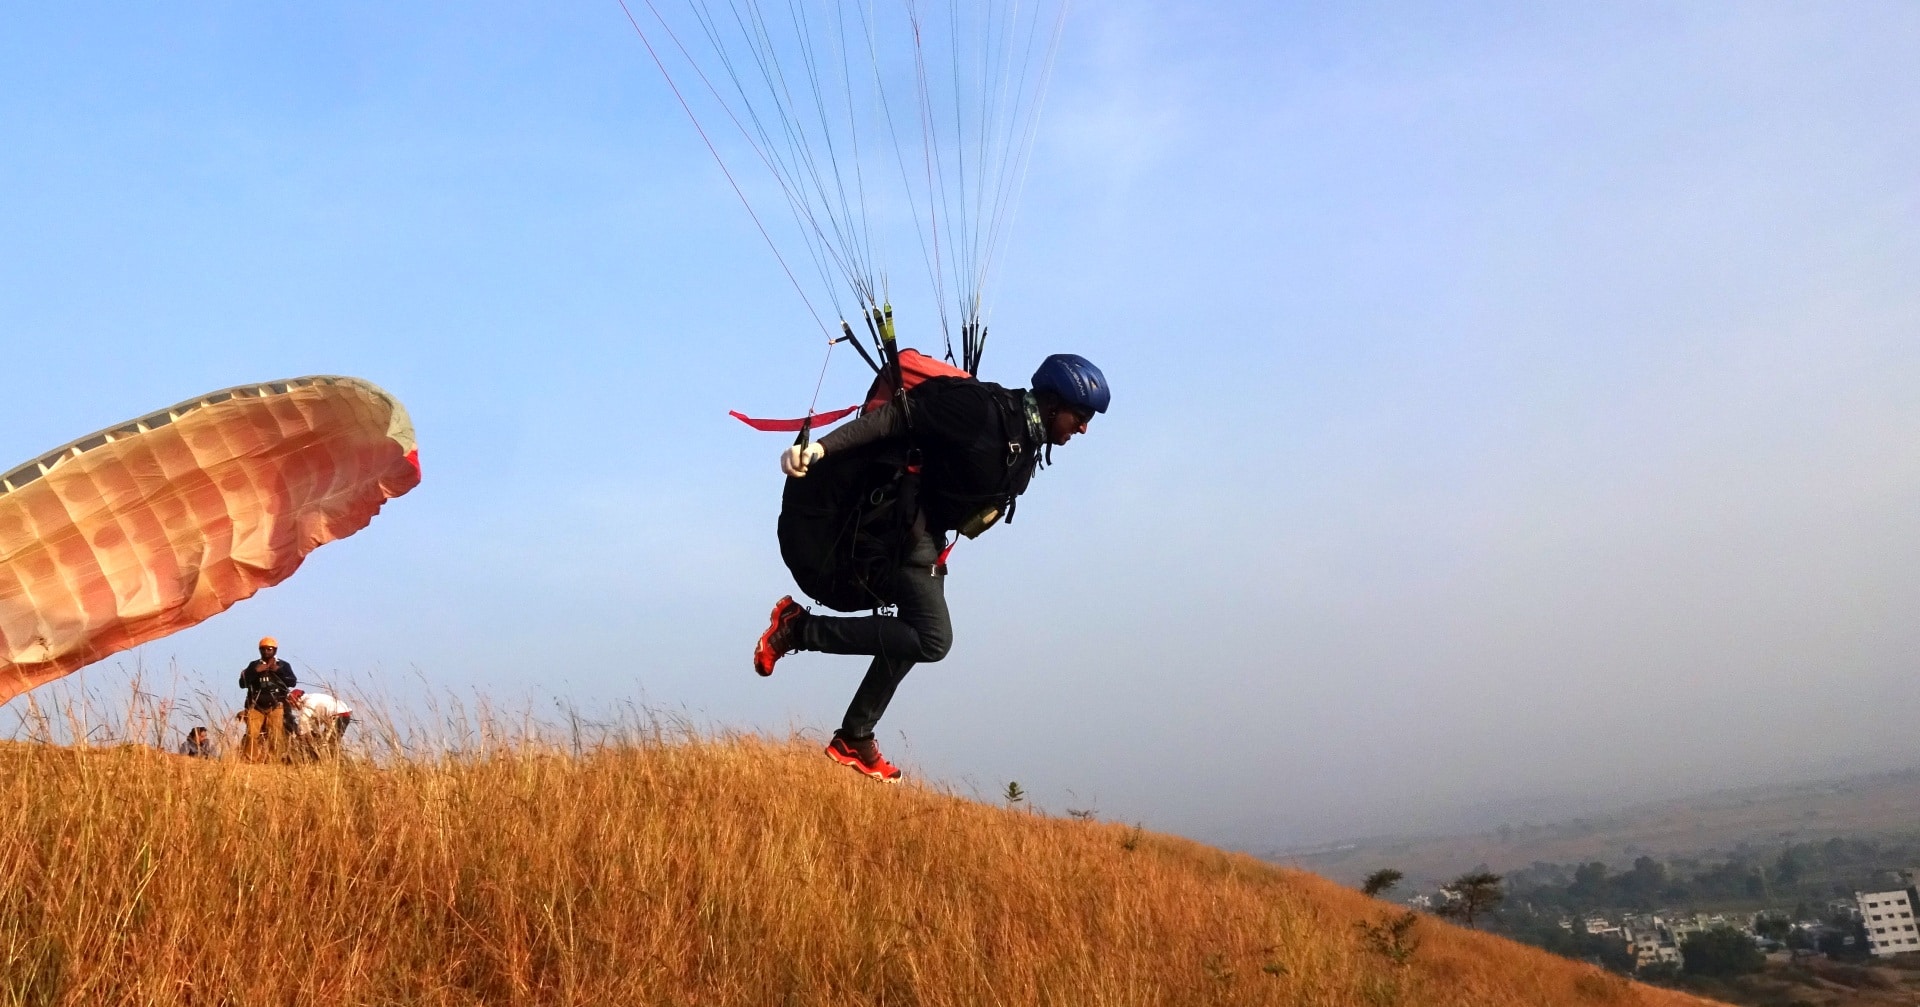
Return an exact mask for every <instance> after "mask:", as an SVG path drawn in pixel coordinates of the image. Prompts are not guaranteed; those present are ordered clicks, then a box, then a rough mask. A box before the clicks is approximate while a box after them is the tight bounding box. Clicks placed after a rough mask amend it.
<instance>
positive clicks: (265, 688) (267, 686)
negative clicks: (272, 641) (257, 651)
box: [240, 657, 300, 710]
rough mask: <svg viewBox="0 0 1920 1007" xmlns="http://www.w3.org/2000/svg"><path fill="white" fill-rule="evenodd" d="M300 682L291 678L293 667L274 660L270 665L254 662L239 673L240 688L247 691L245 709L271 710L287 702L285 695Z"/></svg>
mask: <svg viewBox="0 0 1920 1007" xmlns="http://www.w3.org/2000/svg"><path fill="white" fill-rule="evenodd" d="M299 684H300V680H299V679H297V678H295V677H293V665H291V664H288V663H287V662H285V661H282V660H280V659H279V658H277V657H276V658H274V659H273V663H272V664H271V665H269V664H267V663H266V662H265V661H254V662H252V663H251V664H248V665H247V667H246V670H244V671H242V672H240V688H242V689H245V690H247V709H249V710H271V709H273V708H274V707H276V706H279V705H280V704H282V703H285V702H286V701H287V693H288V692H289V691H290V690H292V688H293V687H294V686H296V685H299Z"/></svg>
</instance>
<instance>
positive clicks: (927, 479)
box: [820, 378, 1040, 535]
mask: <svg viewBox="0 0 1920 1007" xmlns="http://www.w3.org/2000/svg"><path fill="white" fill-rule="evenodd" d="M1025 402H1026V392H1025V391H1023V390H1021V389H1018V388H1002V387H1000V386H999V385H996V384H991V383H989V382H985V381H975V380H972V379H970V378H930V379H928V380H926V381H923V382H921V383H920V384H919V385H918V386H916V387H915V388H914V389H913V390H912V391H911V392H909V393H908V394H907V407H908V410H909V412H910V413H911V424H910V426H911V436H910V437H909V424H907V423H903V422H901V417H900V413H899V410H898V409H897V408H896V407H895V406H894V405H893V404H891V403H889V404H888V405H886V406H884V407H882V408H880V409H876V410H874V411H873V412H871V413H868V414H867V415H865V416H862V417H860V418H859V419H857V420H855V421H853V422H852V423H848V424H846V425H845V426H842V427H840V428H839V429H837V430H835V431H833V432H832V433H829V434H827V435H826V436H824V437H821V438H820V446H821V447H823V448H825V449H826V451H827V455H826V457H825V458H823V459H821V462H822V463H823V464H826V463H828V462H830V461H832V460H833V456H834V455H835V454H837V453H844V452H847V451H849V450H851V449H853V448H856V447H861V446H864V445H868V444H874V443H878V442H882V441H898V440H907V441H910V443H911V445H912V447H913V448H914V449H916V450H917V451H918V452H919V461H920V466H921V469H920V486H919V507H920V512H921V514H922V515H924V517H925V527H926V530H927V531H928V532H930V533H932V534H935V535H941V534H945V533H946V532H949V531H952V530H954V529H956V528H959V527H961V526H963V525H965V524H966V523H967V519H968V518H971V517H973V516H974V515H976V514H978V513H980V512H981V511H982V510H985V509H987V508H989V507H998V508H1000V509H1001V510H1003V511H1005V510H1007V509H1008V508H1009V506H1010V505H1011V504H1012V503H1013V500H1014V498H1015V497H1018V496H1019V495H1020V494H1022V493H1024V492H1026V489H1027V484H1028V482H1029V481H1031V480H1032V479H1033V469H1034V464H1035V462H1036V461H1037V460H1038V457H1037V453H1038V451H1039V449H1040V444H1039V442H1038V439H1037V438H1036V437H1035V436H1034V433H1033V431H1032V430H1031V429H1030V428H1029V426H1028V424H1027V411H1026V405H1025ZM829 467H831V466H829Z"/></svg>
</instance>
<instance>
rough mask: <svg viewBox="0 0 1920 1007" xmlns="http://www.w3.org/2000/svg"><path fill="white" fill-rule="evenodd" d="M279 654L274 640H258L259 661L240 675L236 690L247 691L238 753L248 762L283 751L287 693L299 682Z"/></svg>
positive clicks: (278, 643)
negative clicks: (244, 726) (244, 729)
mask: <svg viewBox="0 0 1920 1007" xmlns="http://www.w3.org/2000/svg"><path fill="white" fill-rule="evenodd" d="M279 653H280V642H279V641H278V640H275V639H274V638H273V637H270V636H267V637H262V638H261V639H260V659H259V660H257V661H252V662H250V663H248V665H247V667H246V668H245V670H243V671H241V672H240V688H242V689H245V690H247V709H246V718H247V736H246V740H245V741H244V742H242V743H241V746H240V750H241V752H242V753H244V754H245V755H246V757H247V759H248V760H249V761H252V762H259V761H261V760H263V759H265V758H267V757H268V756H271V755H279V754H280V753H282V752H284V751H286V745H287V725H286V702H287V692H288V690H290V689H292V688H293V687H294V686H295V685H298V684H299V679H297V678H295V677H294V675H293V665H291V664H288V663H287V662H285V661H282V660H280V658H279V656H278V655H279Z"/></svg>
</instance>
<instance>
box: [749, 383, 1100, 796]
mask: <svg viewBox="0 0 1920 1007" xmlns="http://www.w3.org/2000/svg"><path fill="white" fill-rule="evenodd" d="M905 398H906V406H907V408H906V415H905V416H903V415H902V414H901V410H900V408H899V405H898V403H897V402H894V403H889V404H887V405H885V406H882V407H880V408H877V409H873V410H871V411H869V412H867V413H865V414H864V415H862V416H861V417H860V418H859V419H857V420H854V421H852V422H850V423H848V424H846V425H845V426H842V427H840V428H839V429H837V430H834V431H833V432H832V433H829V434H827V435H826V436H824V437H822V438H820V440H818V441H815V442H813V443H810V444H803V445H795V446H794V447H791V448H788V449H787V450H786V451H785V452H784V453H783V454H782V455H781V458H780V468H781V471H783V472H785V473H786V474H787V476H788V478H789V479H790V480H794V479H804V478H807V477H808V476H809V474H810V473H812V474H813V479H812V480H809V481H810V482H812V481H815V480H819V479H822V478H826V479H834V478H842V477H844V475H845V473H846V471H847V470H848V469H849V468H852V467H855V466H860V465H863V464H864V465H865V466H866V469H867V471H869V472H870V471H872V468H873V467H872V465H871V464H870V459H871V458H872V457H874V456H875V454H876V451H877V450H878V451H884V450H885V449H886V448H888V447H889V446H892V447H896V448H898V447H904V448H905V449H906V450H904V451H896V452H894V456H895V457H902V458H906V459H909V461H908V462H906V463H905V466H904V470H905V471H910V472H913V473H914V475H915V476H916V477H917V479H918V484H917V495H916V497H915V503H914V510H913V513H912V514H911V515H910V518H909V519H907V520H901V521H899V522H897V524H896V525H895V527H897V528H898V532H897V533H896V534H897V535H898V536H899V537H901V538H904V540H905V541H903V542H897V543H894V544H893V546H894V547H893V549H892V550H891V551H890V552H889V553H888V554H889V555H892V556H898V557H902V559H901V561H900V562H898V564H897V565H895V566H893V567H892V568H891V569H883V570H881V571H879V572H878V573H877V574H876V575H874V576H871V577H868V578H866V579H865V580H864V581H863V583H862V586H863V587H864V588H865V590H866V591H867V594H868V597H869V598H870V599H871V601H870V604H871V605H873V606H874V607H876V609H877V608H878V607H879V606H881V605H891V606H894V608H895V610H896V613H897V614H894V615H881V614H874V615H867V616H828V615H818V614H814V613H810V612H809V611H808V610H807V609H805V608H803V607H801V606H800V605H799V604H797V603H796V602H795V601H794V600H793V599H792V598H791V597H786V598H782V599H780V601H779V602H777V603H776V604H775V605H774V608H773V614H772V617H771V619H770V621H769V625H768V626H767V630H766V632H765V633H763V634H762V635H761V637H760V641H759V643H758V645H756V647H755V648H754V654H753V663H754V670H755V671H756V672H758V673H759V674H761V675H771V674H773V668H774V663H775V662H776V661H778V660H779V659H780V658H781V657H784V656H785V655H787V654H789V653H792V652H794V651H798V650H816V651H822V652H825V653H829V654H861V655H868V656H871V657H872V658H873V661H872V663H871V664H869V665H868V667H867V673H866V677H865V678H864V679H862V680H861V682H860V687H859V688H858V689H857V690H856V691H855V692H854V695H853V702H852V704H851V705H849V706H848V707H847V713H846V717H845V719H844V720H842V722H841V725H840V728H839V730H837V731H835V732H834V735H833V741H832V742H831V743H830V744H828V746H827V755H828V756H829V757H830V758H832V759H833V760H834V761H836V762H839V763H841V764H842V765H845V766H850V767H852V768H854V769H857V770H859V771H860V772H862V773H865V774H866V775H868V776H870V777H873V778H875V779H881V780H888V781H892V780H897V779H899V778H900V770H899V769H898V768H897V767H895V766H894V765H893V764H892V763H890V762H888V761H887V759H886V757H885V756H883V755H881V754H880V748H879V746H878V745H877V744H875V742H874V739H873V731H874V727H875V726H876V725H877V724H878V723H879V722H880V717H881V715H882V714H883V713H885V712H886V709H887V704H888V703H889V702H890V701H891V700H892V699H893V693H894V690H895V689H896V688H897V687H898V686H899V684H900V682H901V680H902V679H903V678H905V677H906V674H907V672H908V671H910V670H912V668H913V666H914V665H915V664H917V663H921V662H930V661H938V660H940V659H941V658H943V657H945V656H946V655H947V650H948V648H949V647H950V646H951V645H952V642H953V624H952V622H951V620H950V618H949V616H948V613H947V601H946V588H945V574H946V570H945V567H944V562H943V561H944V558H945V557H944V555H943V554H942V552H941V549H940V546H939V545H938V544H936V543H937V542H938V541H943V540H944V539H945V538H946V535H947V533H948V532H950V531H960V532H962V533H964V534H967V535H968V536H969V537H972V536H973V535H977V534H979V533H980V532H981V531H984V530H985V526H987V525H991V524H992V523H993V522H994V521H996V520H997V519H998V518H999V517H1000V515H1001V512H1002V511H1003V510H1004V511H1007V512H1009V513H1010V512H1011V509H1012V506H1013V502H1014V498H1015V497H1017V496H1019V495H1020V494H1021V493H1022V492H1024V491H1025V490H1026V488H1027V483H1028V480H1030V479H1031V477H1032V475H1033V472H1034V468H1035V467H1036V465H1037V464H1039V455H1040V452H1042V451H1045V452H1046V453H1047V454H1048V455H1049V456H1050V455H1051V453H1052V449H1053V448H1054V447H1056V446H1059V445H1064V444H1066V443H1067V442H1068V441H1069V440H1071V439H1073V437H1074V436H1075V435H1076V434H1083V433H1086V432H1087V424H1088V423H1089V422H1091V421H1092V419H1093V417H1094V415H1095V414H1096V413H1104V412H1106V411H1107V405H1108V403H1109V400H1110V395H1109V392H1108V388H1107V380H1106V377H1105V375H1103V374H1101V373H1100V369H1099V368H1097V367H1095V366H1094V365H1093V364H1092V363H1090V362H1088V361H1087V360H1086V359H1085V358H1084V357H1079V356H1075V355H1073V354H1067V353H1063V354H1055V355H1053V356H1050V357H1048V358H1047V359H1046V360H1045V361H1043V362H1042V363H1041V365H1040V368H1039V370H1037V371H1035V372H1034V375H1033V381H1032V388H1031V389H1027V390H1021V389H1007V388H1002V387H1000V386H999V385H995V384H990V383H987V382H983V381H977V380H974V379H972V378H968V377H938V378H929V379H927V380H924V381H922V382H920V383H919V384H918V385H916V386H913V387H912V388H911V389H910V391H909V392H908V394H907V395H906V397H905ZM794 488H796V487H795V486H794V484H793V483H791V482H790V483H789V496H791V495H792V490H793V489H794ZM866 492H867V491H866V490H862V491H861V493H862V494H865V493H866ZM782 519H783V521H785V520H786V513H785V507H783V514H782ZM843 523H844V522H843ZM785 534H786V533H785V530H784V529H783V539H784V536H785ZM787 547H788V543H787V542H786V541H784V540H783V542H782V553H783V557H785V556H786V554H787ZM788 565H789V567H790V568H791V567H793V566H794V564H793V562H792V560H791V559H789V562H788ZM795 573H796V578H798V576H799V570H798V569H796V570H795ZM803 586H804V582H803ZM808 590H809V593H813V594H815V597H816V600H821V601H825V600H826V599H824V598H822V597H820V594H819V592H815V591H813V590H812V589H811V588H809V589H808ZM834 607H837V608H841V609H842V610H851V611H857V610H858V608H859V607H862V606H861V605H848V604H840V603H835V604H834Z"/></svg>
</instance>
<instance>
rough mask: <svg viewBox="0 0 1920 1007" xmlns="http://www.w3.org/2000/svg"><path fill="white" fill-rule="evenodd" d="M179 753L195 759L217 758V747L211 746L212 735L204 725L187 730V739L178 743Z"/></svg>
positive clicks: (218, 755) (218, 754) (218, 752)
mask: <svg viewBox="0 0 1920 1007" xmlns="http://www.w3.org/2000/svg"><path fill="white" fill-rule="evenodd" d="M180 754H181V755H185V756H188V757H190V758H195V759H217V758H219V757H220V751H219V749H216V748H214V747H213V736H212V735H210V734H208V733H207V729H206V728H204V727H196V728H194V729H193V730H191V731H188V732H187V740H185V741H182V742H181V743H180Z"/></svg>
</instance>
